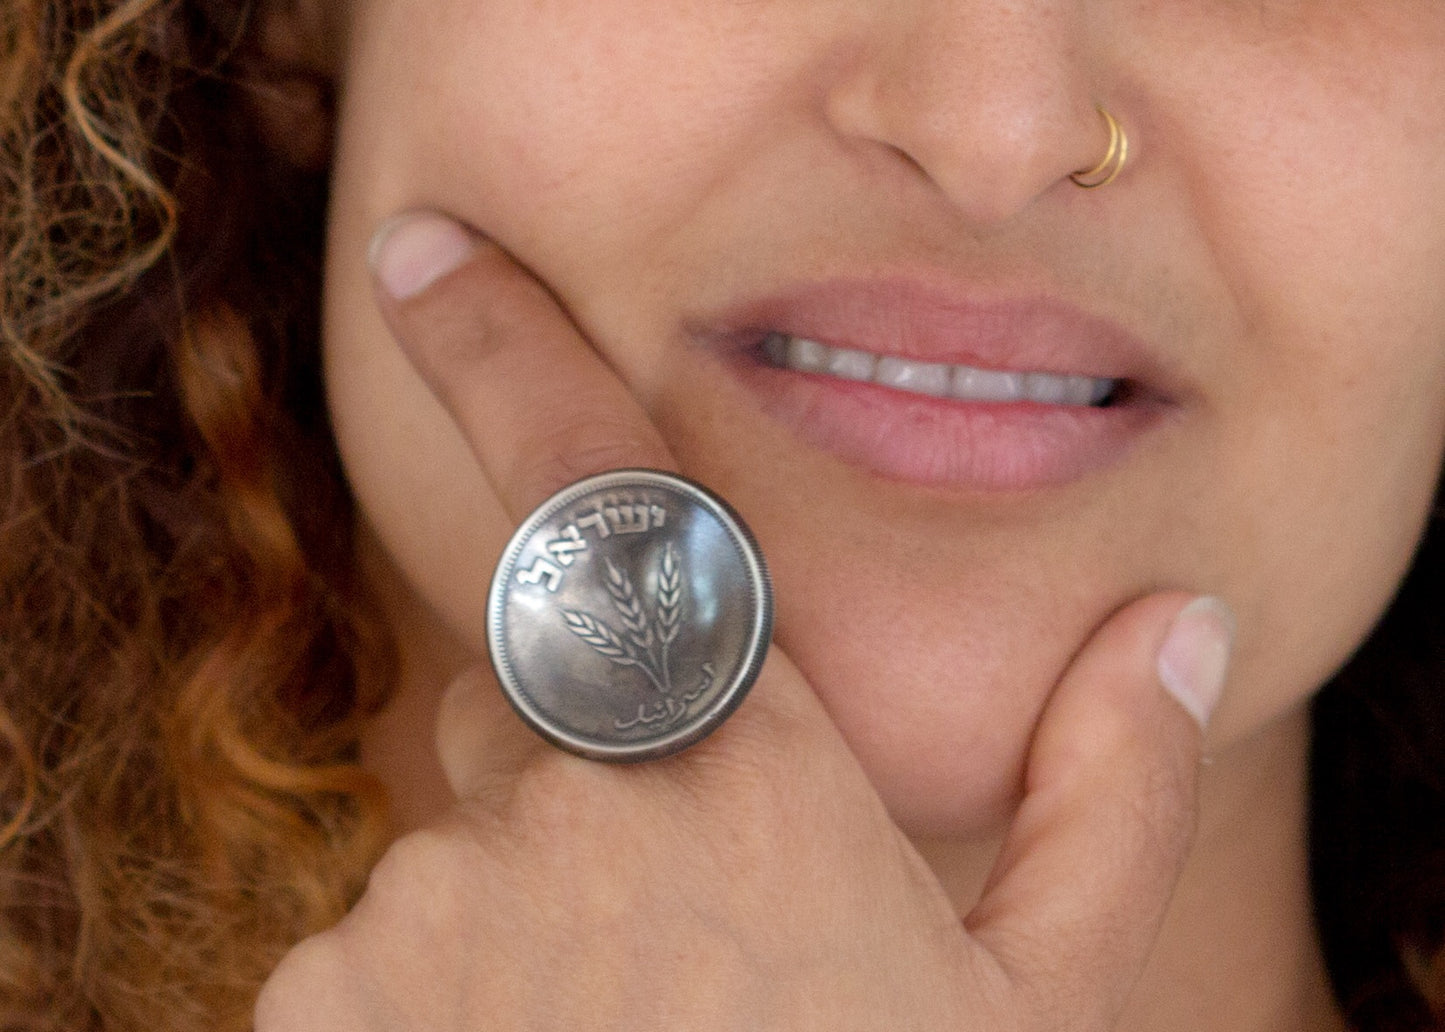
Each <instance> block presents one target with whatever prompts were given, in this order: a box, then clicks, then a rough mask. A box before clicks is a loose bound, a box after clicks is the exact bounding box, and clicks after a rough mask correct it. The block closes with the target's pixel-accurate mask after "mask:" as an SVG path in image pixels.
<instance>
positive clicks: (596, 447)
mask: <svg viewBox="0 0 1445 1032" xmlns="http://www.w3.org/2000/svg"><path fill="white" fill-rule="evenodd" d="M671 464H672V463H671V459H670V457H669V456H668V454H667V450H666V449H665V448H664V447H663V445H662V442H661V440H660V439H659V438H658V437H657V434H656V432H655V431H652V430H651V428H650V427H648V426H646V425H645V424H644V423H643V422H642V420H641V416H638V417H637V418H627V417H625V416H621V415H608V414H602V413H599V412H596V411H586V410H585V409H583V410H577V409H574V410H572V411H571V412H569V413H568V414H567V415H566V416H565V418H563V419H561V420H559V421H557V422H556V423H554V424H552V425H549V426H546V427H542V428H539V429H538V430H537V431H535V432H534V433H533V434H532V435H531V437H530V439H529V440H527V441H524V442H523V443H522V447H520V448H519V449H518V452H517V460H516V462H515V463H514V464H513V468H512V471H511V475H510V476H509V478H508V479H509V481H510V483H511V486H512V487H513V490H514V491H515V492H516V494H517V495H520V496H521V497H522V498H524V499H526V500H528V501H530V502H539V501H541V500H542V499H544V498H547V497H548V496H550V495H552V494H554V493H555V492H557V491H558V490H560V489H561V488H563V487H565V486H567V485H568V484H571V483H574V482H575V481H578V480H581V479H582V478H583V477H586V476H591V475H592V474H594V473H601V472H604V471H606V470H611V469H620V468H625V467H633V466H638V467H659V466H660V467H668V466H670V465H671Z"/></svg>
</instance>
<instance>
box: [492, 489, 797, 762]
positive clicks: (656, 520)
mask: <svg viewBox="0 0 1445 1032" xmlns="http://www.w3.org/2000/svg"><path fill="white" fill-rule="evenodd" d="M772 624H773V593H772V585H771V582H770V580H769V577H768V571H767V566H766V564H765V563H764V561H763V556H762V552H761V550H760V549H759V548H758V546H757V543H756V541H755V540H754V539H753V536H752V533H751V531H749V530H748V528H747V526H746V524H744V523H743V521H742V519H741V517H739V516H738V514H737V513H736V512H734V511H733V509H732V508H731V507H730V506H729V505H728V504H727V503H726V502H724V501H723V500H722V499H721V498H719V497H718V496H717V495H715V494H713V493H712V492H710V491H708V490H707V489H706V488H704V487H702V486H701V485H700V484H696V483H694V482H693V481H691V480H687V479H685V478H683V477H679V476H677V475H675V474H672V473H664V472H661V471H658V470H647V469H626V470H615V471H612V472H609V473H601V474H598V475H596V476H592V477H587V478H584V479H583V480H579V481H578V482H577V483H575V484H572V485H570V486H568V487H565V488H563V489H562V490H561V491H559V492H558V493H557V494H555V495H553V496H552V497H551V498H549V499H548V500H547V501H545V502H543V503H542V504H541V505H540V506H538V507H537V509H536V510H535V511H533V512H532V514H531V515H529V516H528V517H527V518H526V519H525V520H524V521H523V522H522V525H521V526H520V527H519V528H518V529H517V532H516V534H514V535H513V537H512V539H511V541H510V542H508V544H507V547H506V548H505V549H504V550H503V552H502V558H501V561H500V562H499V563H498V565H497V570H496V573H495V574H494V576H493V578H492V587H491V593H490V595H489V596H488V600H487V644H488V647H489V650H490V652H491V658H492V666H493V668H494V669H495V670H496V672H497V679H498V681H499V682H500V683H501V685H502V690H503V691H504V692H505V694H506V696H507V699H508V701H509V702H510V703H511V704H512V707H513V708H514V709H515V710H516V711H517V713H518V714H519V715H520V716H521V717H522V719H523V720H524V721H526V723H527V724H528V725H529V726H531V728H532V729H533V730H534V731H536V732H537V733H538V734H540V735H542V737H544V738H546V739H547V740H548V741H550V742H552V743H553V744H554V745H557V746H559V747H560V748H563V749H566V750H568V751H569V752H573V753H577V754H578V755H580V756H585V757H588V758H589V759H596V760H610V761H618V762H630V761H631V762H635V761H638V760H648V759H655V758H657V757H660V756H666V755H669V754H671V753H675V752H678V751H680V750H682V749H685V748H687V747H688V746H690V745H692V744H694V743H695V742H698V741H700V740H701V739H702V738H704V737H706V736H707V735H708V734H710V733H711V732H712V731H714V730H715V729H716V728H717V727H718V726H719V725H721V724H722V723H723V721H725V720H726V719H727V717H728V716H729V715H730V714H731V713H732V712H733V711H734V710H735V709H736V708H737V706H738V704H739V703H740V702H741V701H742V699H743V697H744V696H745V695H746V694H747V692H748V689H749V688H751V687H752V684H753V682H754V681H755V680H756V679H757V676H758V673H759V671H760V670H761V668H762V664H763V660H764V658H765V657H766V655H767V650H768V644H769V642H770V641H771V639H772Z"/></svg>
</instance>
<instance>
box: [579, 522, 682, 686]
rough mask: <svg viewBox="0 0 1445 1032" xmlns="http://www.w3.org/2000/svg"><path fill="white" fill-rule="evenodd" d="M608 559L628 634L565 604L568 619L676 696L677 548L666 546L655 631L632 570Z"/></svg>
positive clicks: (604, 651)
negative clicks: (673, 652)
mask: <svg viewBox="0 0 1445 1032" xmlns="http://www.w3.org/2000/svg"><path fill="white" fill-rule="evenodd" d="M604 561H605V562H606V565H607V578H606V586H607V594H608V596H609V597H610V598H611V599H612V605H613V608H615V609H616V610H617V613H618V615H619V616H620V617H621V618H622V629H623V632H625V633H624V634H619V633H618V632H617V631H615V630H613V629H612V627H611V626H609V625H608V624H607V622H606V621H604V620H600V619H598V618H597V617H596V616H593V615H592V614H591V613H584V612H581V611H580V610H576V609H563V610H562V619H563V620H564V621H565V622H566V624H567V629H568V630H569V631H571V632H572V633H573V634H575V635H577V637H579V638H581V639H582V640H583V641H584V642H586V643H587V644H588V645H589V646H591V647H592V650H593V651H594V652H596V653H597V654H598V655H601V656H605V657H606V658H607V659H609V660H610V661H612V662H613V663H616V664H617V665H618V666H630V667H636V668H637V669H639V670H641V671H642V672H643V674H644V675H646V677H647V679H648V681H649V682H651V684H652V686H653V688H655V689H657V691H659V692H660V693H662V694H663V695H665V696H671V694H672V670H671V662H670V659H669V657H668V648H669V646H671V645H672V643H673V642H674V641H675V640H676V639H677V633H678V630H679V629H680V627H681V615H682V566H681V564H680V563H679V562H678V559H677V553H676V552H675V551H674V550H673V547H672V543H671V542H668V543H667V545H665V546H664V547H663V551H662V561H661V563H660V569H659V571H658V576H657V611H656V614H655V622H656V627H657V630H656V631H655V632H654V630H653V624H654V620H653V619H649V618H648V614H647V612H646V611H645V610H644V609H643V607H642V600H641V599H640V598H638V595H637V589H636V588H634V587H633V586H632V578H631V577H629V576H628V575H627V571H625V570H622V569H620V568H618V566H617V565H616V564H615V563H613V561H612V560H611V559H610V558H608V559H605V560H604ZM669 701H670V700H669ZM670 710H671V707H669V711H670Z"/></svg>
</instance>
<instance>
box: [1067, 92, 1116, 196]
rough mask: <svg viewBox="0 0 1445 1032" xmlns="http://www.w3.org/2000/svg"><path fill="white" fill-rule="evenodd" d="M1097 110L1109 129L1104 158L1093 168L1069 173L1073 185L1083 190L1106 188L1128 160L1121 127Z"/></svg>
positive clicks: (1109, 115)
mask: <svg viewBox="0 0 1445 1032" xmlns="http://www.w3.org/2000/svg"><path fill="white" fill-rule="evenodd" d="M1097 110H1098V112H1099V114H1100V115H1101V116H1102V117H1103V119H1104V123H1105V124H1106V125H1107V126H1108V127H1109V146H1108V147H1107V148H1106V149H1105V151H1104V157H1103V158H1102V159H1101V160H1100V161H1099V163H1098V164H1097V165H1095V166H1094V167H1093V168H1086V169H1080V170H1079V171H1077V172H1070V173H1069V179H1070V180H1071V181H1072V182H1073V184H1074V185H1075V186H1081V187H1083V188H1084V189H1085V190H1096V189H1098V188H1099V187H1101V186H1108V185H1109V184H1110V183H1112V182H1113V181H1114V180H1115V179H1116V178H1118V175H1119V173H1120V172H1122V171H1124V163H1125V162H1126V161H1128V160H1129V136H1128V134H1127V133H1125V132H1124V128H1123V126H1121V125H1120V124H1119V121H1118V119H1116V118H1115V117H1114V116H1113V115H1111V114H1109V112H1108V111H1106V110H1105V109H1104V108H1103V107H1102V106H1101V107H1099V108H1098V109H1097Z"/></svg>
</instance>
